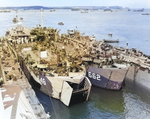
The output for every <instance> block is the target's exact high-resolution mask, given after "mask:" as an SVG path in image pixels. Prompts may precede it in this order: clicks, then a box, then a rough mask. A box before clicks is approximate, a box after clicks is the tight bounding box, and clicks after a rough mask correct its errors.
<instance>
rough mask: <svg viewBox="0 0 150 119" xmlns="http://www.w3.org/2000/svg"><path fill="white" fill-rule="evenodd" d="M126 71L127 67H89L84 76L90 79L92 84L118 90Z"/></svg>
mask: <svg viewBox="0 0 150 119" xmlns="http://www.w3.org/2000/svg"><path fill="white" fill-rule="evenodd" d="M127 71H128V69H127V68H122V69H118V68H109V69H102V68H95V67H89V68H88V70H87V72H86V76H87V77H88V78H89V79H90V81H91V83H92V85H94V86H97V87H101V88H105V89H110V90H120V89H121V87H122V85H123V82H124V79H125V76H126V73H127Z"/></svg>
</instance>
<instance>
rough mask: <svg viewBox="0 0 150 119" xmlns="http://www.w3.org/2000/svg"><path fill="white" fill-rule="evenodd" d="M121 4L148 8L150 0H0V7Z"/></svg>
mask: <svg viewBox="0 0 150 119" xmlns="http://www.w3.org/2000/svg"><path fill="white" fill-rule="evenodd" d="M35 5H38V6H46V7H59V6H123V7H130V8H150V0H0V7H10V6H15V7H16V6H35Z"/></svg>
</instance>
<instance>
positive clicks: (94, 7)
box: [0, 6, 122, 10]
mask: <svg viewBox="0 0 150 119" xmlns="http://www.w3.org/2000/svg"><path fill="white" fill-rule="evenodd" d="M107 7H109V8H111V9H114V8H115V9H121V8H122V7H121V6H107ZM107 7H106V6H69V7H68V6H65V7H44V6H20V7H0V9H12V10H19V9H23V10H31V9H33V10H40V9H41V8H42V9H72V8H80V9H85V8H86V9H105V8H107Z"/></svg>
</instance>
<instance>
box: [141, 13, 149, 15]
mask: <svg viewBox="0 0 150 119" xmlns="http://www.w3.org/2000/svg"><path fill="white" fill-rule="evenodd" d="M142 15H150V13H143V14H142Z"/></svg>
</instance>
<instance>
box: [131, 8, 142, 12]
mask: <svg viewBox="0 0 150 119" xmlns="http://www.w3.org/2000/svg"><path fill="white" fill-rule="evenodd" d="M133 11H134V12H143V11H144V8H142V9H137V10H133Z"/></svg>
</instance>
